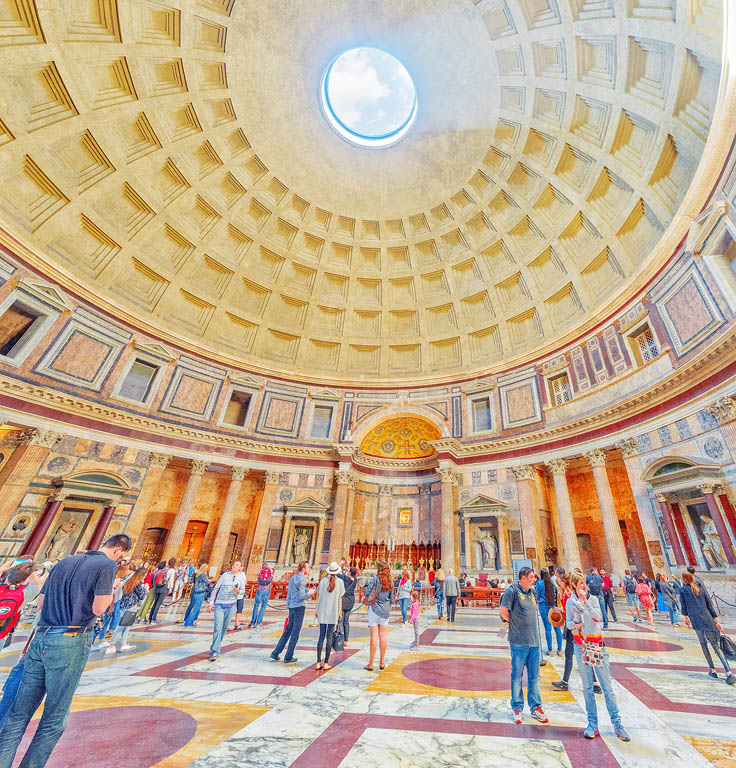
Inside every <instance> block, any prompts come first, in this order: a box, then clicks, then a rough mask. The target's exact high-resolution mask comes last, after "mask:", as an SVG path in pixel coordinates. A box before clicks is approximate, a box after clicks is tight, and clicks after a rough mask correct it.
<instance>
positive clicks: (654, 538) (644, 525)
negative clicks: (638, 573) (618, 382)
mask: <svg viewBox="0 0 736 768" xmlns="http://www.w3.org/2000/svg"><path fill="white" fill-rule="evenodd" d="M616 447H617V448H618V449H619V450H620V451H621V455H622V456H623V459H624V466H625V467H626V474H627V475H628V477H629V485H630V486H631V493H632V495H633V496H634V504H635V505H636V512H637V514H638V515H639V525H641V532H642V534H644V544H645V545H646V548H647V554H648V555H649V567H650V568H651V570H652V572H654V573H656V571H657V570H660V571H661V572H663V573H664V574H665V575H667V576H669V575H670V573H671V571H670V566H669V563H668V562H667V558H666V557H662V556H660V555H658V554H657V553H656V552H655V553H652V551H651V549H650V547H651V542H659V543H660V545H661V544H662V538H661V536H660V534H659V526H658V525H657V516H656V513H655V510H654V506H653V505H652V499H651V497H650V495H649V490H648V488H647V486H646V483H644V482H643V481H642V479H641V466H640V462H639V457H638V455H637V450H638V447H637V443H636V438H633V437H630V438H626V439H625V440H622V441H621V442H619V443H617V444H616ZM655 557H659V558H660V559H661V560H662V562H663V565H662V566H661V567H660V568H659V569H658V568H656V567H655V564H654V562H653V560H654V558H655ZM663 569H664V570H663Z"/></svg>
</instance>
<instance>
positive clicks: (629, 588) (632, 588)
mask: <svg viewBox="0 0 736 768" xmlns="http://www.w3.org/2000/svg"><path fill="white" fill-rule="evenodd" d="M624 584H626V593H627V594H629V595H633V594H636V582H635V581H634V577H633V576H627V577H626V578H625V579H624Z"/></svg>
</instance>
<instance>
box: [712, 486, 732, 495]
mask: <svg viewBox="0 0 736 768" xmlns="http://www.w3.org/2000/svg"><path fill="white" fill-rule="evenodd" d="M713 493H714V494H715V495H716V496H727V495H728V489H727V488H726V486H725V485H723V484H720V485H716V486H714V487H713Z"/></svg>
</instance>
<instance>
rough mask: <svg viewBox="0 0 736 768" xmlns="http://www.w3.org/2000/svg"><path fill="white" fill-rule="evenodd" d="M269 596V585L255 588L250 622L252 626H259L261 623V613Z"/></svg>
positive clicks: (264, 610)
mask: <svg viewBox="0 0 736 768" xmlns="http://www.w3.org/2000/svg"><path fill="white" fill-rule="evenodd" d="M270 596H271V587H263V588H262V589H257V590H256V599H255V601H254V603H253V616H251V619H250V624H251V626H252V627H260V626H261V624H263V614H264V613H265V612H266V606H267V605H268V598H269V597H270Z"/></svg>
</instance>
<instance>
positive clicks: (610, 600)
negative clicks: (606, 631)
mask: <svg viewBox="0 0 736 768" xmlns="http://www.w3.org/2000/svg"><path fill="white" fill-rule="evenodd" d="M603 601H604V603H605V604H606V608H608V612H609V613H610V614H611V618H612V619H613V620H614V621H618V619H617V618H616V606H615V605H614V604H615V602H616V598H615V597H614V596H613V590H612V589H604V590H603ZM604 615H605V614H604Z"/></svg>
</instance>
